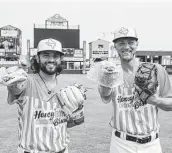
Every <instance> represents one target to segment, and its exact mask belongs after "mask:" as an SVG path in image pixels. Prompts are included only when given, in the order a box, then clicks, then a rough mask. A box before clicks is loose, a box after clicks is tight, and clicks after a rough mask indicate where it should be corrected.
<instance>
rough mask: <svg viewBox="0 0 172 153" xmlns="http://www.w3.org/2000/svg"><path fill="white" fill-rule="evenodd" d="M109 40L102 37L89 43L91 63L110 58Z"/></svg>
mask: <svg viewBox="0 0 172 153" xmlns="http://www.w3.org/2000/svg"><path fill="white" fill-rule="evenodd" d="M109 57H110V55H109V42H108V41H106V40H102V39H97V40H95V41H92V42H90V43H89V59H90V64H92V63H94V62H99V61H102V60H108V58H109Z"/></svg>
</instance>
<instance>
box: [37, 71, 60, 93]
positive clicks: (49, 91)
mask: <svg viewBox="0 0 172 153" xmlns="http://www.w3.org/2000/svg"><path fill="white" fill-rule="evenodd" d="M38 75H39V77H40V78H41V80H42V82H43V83H44V85H45V87H46V89H47V91H48V94H51V92H52V90H49V89H48V86H47V84H46V83H45V81H44V79H43V78H42V77H41V75H40V74H39V73H38ZM56 85H57V80H56Z"/></svg>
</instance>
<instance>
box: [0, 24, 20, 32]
mask: <svg viewBox="0 0 172 153" xmlns="http://www.w3.org/2000/svg"><path fill="white" fill-rule="evenodd" d="M0 29H1V30H18V31H21V30H20V29H18V28H16V27H13V26H11V25H7V26H4V27H1V28H0Z"/></svg>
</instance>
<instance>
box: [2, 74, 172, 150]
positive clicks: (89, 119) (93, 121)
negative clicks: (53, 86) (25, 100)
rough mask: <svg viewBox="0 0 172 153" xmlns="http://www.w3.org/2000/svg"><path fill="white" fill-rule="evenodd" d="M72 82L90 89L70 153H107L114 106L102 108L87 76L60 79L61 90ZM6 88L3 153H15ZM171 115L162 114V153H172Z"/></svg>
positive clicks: (13, 118) (14, 129)
mask: <svg viewBox="0 0 172 153" xmlns="http://www.w3.org/2000/svg"><path fill="white" fill-rule="evenodd" d="M73 82H78V83H81V84H83V86H85V87H88V88H90V89H89V90H88V92H87V101H86V102H85V123H84V124H82V125H80V126H78V127H75V128H72V129H69V132H70V136H71V143H70V145H69V152H70V153H108V152H109V144H110V137H111V128H110V126H109V124H108V123H109V120H110V117H111V114H112V109H111V104H107V105H105V104H103V103H102V102H101V100H100V97H99V95H98V92H97V85H96V84H94V83H93V82H91V81H89V80H88V79H87V78H86V76H84V75H65V74H64V75H61V76H60V77H59V88H61V87H64V86H66V85H68V84H71V83H73ZM6 97H7V91H6V88H5V87H3V86H0V99H1V102H0V153H16V152H17V151H16V148H17V142H18V139H17V125H18V123H17V109H16V105H8V104H7V102H6ZM171 118H172V112H164V111H159V122H160V125H161V131H160V139H161V144H162V148H163V153H171V152H172V119H171Z"/></svg>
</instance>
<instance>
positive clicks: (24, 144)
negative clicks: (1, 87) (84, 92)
mask: <svg viewBox="0 0 172 153" xmlns="http://www.w3.org/2000/svg"><path fill="white" fill-rule="evenodd" d="M23 85H24V86H25V88H24V90H23V91H22V93H21V95H20V97H19V98H18V99H17V103H18V121H19V129H18V136H19V147H20V148H23V149H25V150H28V151H32V150H35V151H38V153H39V151H44V152H59V151H61V150H63V149H64V148H66V147H67V146H68V144H69V135H68V132H67V119H68V116H67V114H66V113H65V112H64V111H63V110H62V109H61V107H60V105H59V102H58V98H57V97H56V95H55V92H57V89H58V87H57V86H56V87H55V88H54V90H53V91H52V94H48V93H47V89H46V88H45V86H44V83H43V82H42V80H41V79H40V77H39V75H38V74H32V75H29V76H28V79H27V80H26V81H25V82H24V84H23ZM53 95H54V96H53ZM8 100H9V102H10V101H12V100H15V98H14V95H13V94H12V93H11V92H10V90H9V94H8Z"/></svg>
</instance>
